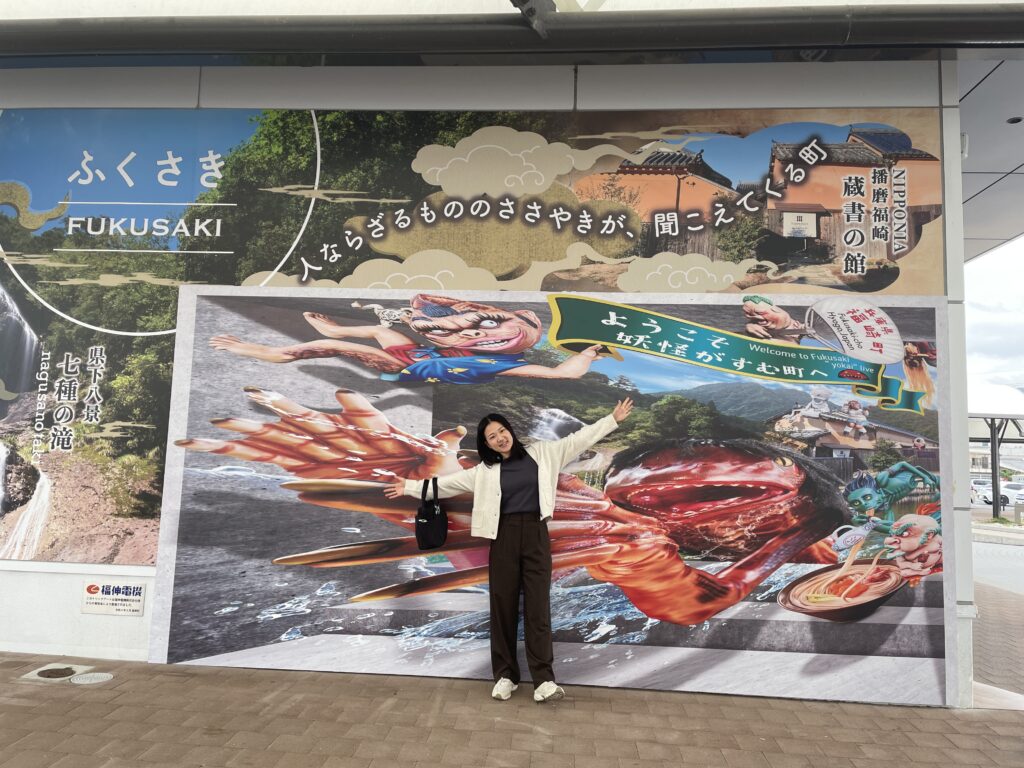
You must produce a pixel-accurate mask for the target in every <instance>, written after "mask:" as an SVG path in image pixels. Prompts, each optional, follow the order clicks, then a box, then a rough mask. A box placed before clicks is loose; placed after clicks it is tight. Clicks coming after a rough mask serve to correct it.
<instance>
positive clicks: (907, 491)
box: [844, 461, 939, 533]
mask: <svg viewBox="0 0 1024 768" xmlns="http://www.w3.org/2000/svg"><path fill="white" fill-rule="evenodd" d="M920 491H933V492H935V493H938V492H939V478H937V477H936V476H935V475H933V474H932V473H931V472H929V471H928V470H925V469H921V468H920V467H915V466H913V465H912V464H908V463H907V462H905V461H898V462H896V463H895V464H893V465H892V466H891V467H889V468H888V469H883V470H882V471H881V472H878V473H877V474H875V475H871V474H870V473H868V472H856V473H855V474H854V476H853V479H852V480H851V481H850V482H849V483H847V484H846V489H845V491H844V493H845V495H846V501H847V503H848V504H849V505H850V509H852V510H853V512H854V517H853V522H854V523H856V524H860V523H863V522H866V521H867V520H869V519H870V518H880V519H881V520H882V521H883V522H882V523H881V524H880V525H878V526H877V527H878V530H879V531H881V532H882V533H890V532H891V530H892V519H893V512H892V507H893V505H894V504H895V503H896V502H898V501H900V500H901V499H905V498H907V497H908V496H910V495H911V494H913V493H918V492H920Z"/></svg>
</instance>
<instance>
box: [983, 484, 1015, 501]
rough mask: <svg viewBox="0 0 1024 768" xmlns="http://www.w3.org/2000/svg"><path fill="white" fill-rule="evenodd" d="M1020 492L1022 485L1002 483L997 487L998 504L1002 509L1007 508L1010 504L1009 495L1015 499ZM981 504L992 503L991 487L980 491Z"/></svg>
mask: <svg viewBox="0 0 1024 768" xmlns="http://www.w3.org/2000/svg"><path fill="white" fill-rule="evenodd" d="M1021 491H1024V483H1002V484H1001V485H1000V486H999V503H1000V504H1001V505H1002V506H1004V507H1005V506H1007V505H1008V504H1009V503H1010V495H1013V496H1014V498H1016V496H1017V494H1018V493H1020V492H1021ZM981 503H982V504H991V503H992V486H989V487H988V488H985V489H984V490H982V491H981Z"/></svg>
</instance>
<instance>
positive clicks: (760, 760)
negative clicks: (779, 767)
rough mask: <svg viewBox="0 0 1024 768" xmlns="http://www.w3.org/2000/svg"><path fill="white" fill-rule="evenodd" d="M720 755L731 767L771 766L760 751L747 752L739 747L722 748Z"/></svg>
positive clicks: (767, 767) (752, 767)
mask: <svg viewBox="0 0 1024 768" xmlns="http://www.w3.org/2000/svg"><path fill="white" fill-rule="evenodd" d="M722 755H723V756H724V757H725V762H727V763H728V764H729V765H730V767H731V768H771V765H770V764H769V763H768V758H766V757H765V756H764V755H763V754H762V753H761V752H747V751H744V750H739V749H723V750H722Z"/></svg>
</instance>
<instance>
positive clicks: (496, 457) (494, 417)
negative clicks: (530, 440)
mask: <svg viewBox="0 0 1024 768" xmlns="http://www.w3.org/2000/svg"><path fill="white" fill-rule="evenodd" d="M492 422H497V423H498V424H501V426H503V427H504V428H505V429H507V430H508V433H509V434H510V435H512V450H511V451H510V452H509V457H508V458H509V460H510V461H511V460H512V459H521V458H522V457H523V456H525V455H526V448H524V447H523V444H522V443H520V442H519V438H518V437H516V431H515V430H514V429H512V425H511V424H509V423H508V419H506V418H505V417H504V416H502V415H501V414H500V413H488V414H487V415H486V416H484V417H483V418H482V419H480V424H479V425H477V428H476V452H477V453H478V454H479V455H480V459H481V461H483V463H484V464H486V465H487V466H488V467H490V466H493V465H494V464H500V463H501V461H502V458H501V454H500V453H498V452H497V451H495V450H494V449H493V448H491V447H490V446H489V445H487V438H486V437H484V430H485V429H487V425H488V424H491V423H492Z"/></svg>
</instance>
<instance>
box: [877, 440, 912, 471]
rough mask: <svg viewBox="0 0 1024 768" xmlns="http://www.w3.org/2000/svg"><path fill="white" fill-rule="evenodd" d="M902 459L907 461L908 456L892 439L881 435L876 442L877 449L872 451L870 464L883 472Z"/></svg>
mask: <svg viewBox="0 0 1024 768" xmlns="http://www.w3.org/2000/svg"><path fill="white" fill-rule="evenodd" d="M900 461H906V458H905V457H904V455H903V452H902V451H900V448H899V446H898V445H896V443H894V442H892V441H891V440H886V439H885V438H882V437H880V438H879V439H878V440H877V441H876V442H875V450H874V451H873V452H872V454H871V459H870V460H869V461H868V464H869V465H870V467H871V468H872V469H873V470H875V471H876V472H881V471H882V470H883V469H888V468H889V467H891V466H892V465H893V464H896V463H897V462H900Z"/></svg>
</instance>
